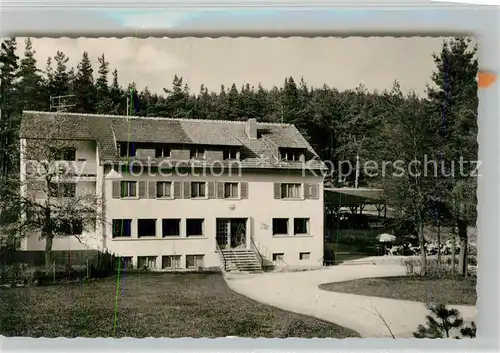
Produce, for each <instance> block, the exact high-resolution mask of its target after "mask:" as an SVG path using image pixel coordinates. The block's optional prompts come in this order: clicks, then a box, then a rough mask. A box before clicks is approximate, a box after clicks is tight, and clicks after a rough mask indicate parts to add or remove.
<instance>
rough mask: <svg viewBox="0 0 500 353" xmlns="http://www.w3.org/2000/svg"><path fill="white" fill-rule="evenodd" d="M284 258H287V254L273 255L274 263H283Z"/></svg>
mask: <svg viewBox="0 0 500 353" xmlns="http://www.w3.org/2000/svg"><path fill="white" fill-rule="evenodd" d="M284 258H285V254H284V253H282V252H281V253H274V254H273V261H283V259H284Z"/></svg>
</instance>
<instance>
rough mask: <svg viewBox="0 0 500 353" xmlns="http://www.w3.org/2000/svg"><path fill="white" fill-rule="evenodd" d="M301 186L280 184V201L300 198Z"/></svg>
mask: <svg viewBox="0 0 500 353" xmlns="http://www.w3.org/2000/svg"><path fill="white" fill-rule="evenodd" d="M301 189H302V184H281V198H282V199H299V198H301V197H302V192H301Z"/></svg>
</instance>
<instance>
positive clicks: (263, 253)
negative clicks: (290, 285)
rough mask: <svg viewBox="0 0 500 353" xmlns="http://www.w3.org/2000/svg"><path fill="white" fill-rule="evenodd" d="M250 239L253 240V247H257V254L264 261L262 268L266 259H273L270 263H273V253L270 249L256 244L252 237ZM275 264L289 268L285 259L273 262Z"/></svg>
mask: <svg viewBox="0 0 500 353" xmlns="http://www.w3.org/2000/svg"><path fill="white" fill-rule="evenodd" d="M250 239H252V247H255V250H256V251H257V253H258V254H259V256H260V258H261V260H262V266H264V259H265V258H268V259H271V260H270V261H272V258H273V253H272V251H271V250H269V249H268V248H266V247H265V246H264V245H262V244H261V243H258V242H256V241H255V240H254V239H253V237H250ZM273 262H277V263H278V265H280V266H283V267H288V264H287V263H286V262H285V260H283V259H278V260H277V261H273Z"/></svg>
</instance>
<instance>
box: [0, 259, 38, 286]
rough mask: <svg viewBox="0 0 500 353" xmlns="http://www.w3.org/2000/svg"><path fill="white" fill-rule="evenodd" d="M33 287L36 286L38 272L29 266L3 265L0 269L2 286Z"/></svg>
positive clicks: (0, 283)
mask: <svg viewBox="0 0 500 353" xmlns="http://www.w3.org/2000/svg"><path fill="white" fill-rule="evenodd" d="M5 284H7V285H13V286H14V285H32V284H36V271H35V269H34V268H33V267H31V266H29V265H28V264H12V265H2V266H1V268H0V285H5Z"/></svg>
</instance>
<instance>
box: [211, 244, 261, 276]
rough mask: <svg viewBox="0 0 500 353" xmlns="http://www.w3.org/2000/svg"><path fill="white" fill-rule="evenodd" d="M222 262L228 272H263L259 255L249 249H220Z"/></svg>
mask: <svg viewBox="0 0 500 353" xmlns="http://www.w3.org/2000/svg"><path fill="white" fill-rule="evenodd" d="M219 255H220V257H221V263H222V266H223V267H224V270H225V271H227V272H253V273H255V272H263V270H262V264H261V261H260V259H259V257H258V255H257V254H256V253H255V252H254V251H253V250H249V249H223V250H219Z"/></svg>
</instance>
